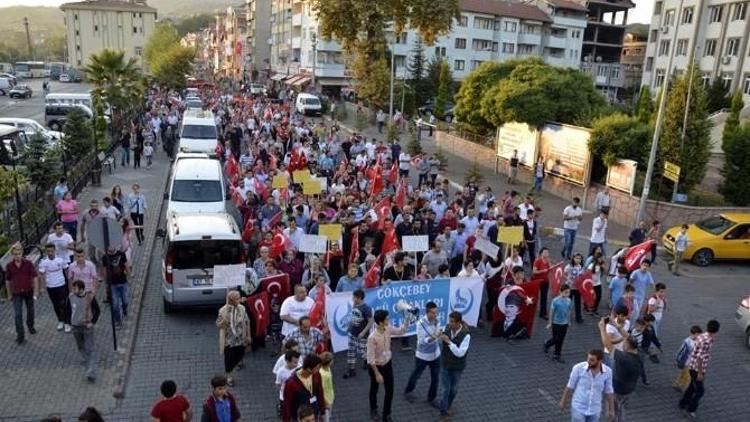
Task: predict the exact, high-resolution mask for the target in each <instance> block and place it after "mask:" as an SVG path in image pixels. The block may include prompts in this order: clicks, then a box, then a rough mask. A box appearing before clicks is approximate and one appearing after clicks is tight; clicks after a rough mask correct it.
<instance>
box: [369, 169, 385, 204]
mask: <svg viewBox="0 0 750 422" xmlns="http://www.w3.org/2000/svg"><path fill="white" fill-rule="evenodd" d="M378 168H379V166H376V168H375V169H373V170H372V178H371V179H370V196H371V197H373V198H375V197H377V196H378V194H380V192H381V191H382V190H383V174H382V172H381V171H379V170H378Z"/></svg>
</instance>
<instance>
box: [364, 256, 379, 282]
mask: <svg viewBox="0 0 750 422" xmlns="http://www.w3.org/2000/svg"><path fill="white" fill-rule="evenodd" d="M382 265H383V255H380V256H378V258H377V259H376V260H375V262H373V263H372V267H370V270H369V271H367V274H365V279H364V285H365V289H372V288H374V287H378V281H379V280H380V270H381V267H382Z"/></svg>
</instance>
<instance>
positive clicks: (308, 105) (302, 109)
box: [295, 93, 323, 115]
mask: <svg viewBox="0 0 750 422" xmlns="http://www.w3.org/2000/svg"><path fill="white" fill-rule="evenodd" d="M295 104H296V105H295V108H296V109H297V113H300V114H303V115H307V114H320V113H322V111H323V105H322V104H321V103H320V99H319V98H318V97H317V96H315V95H312V94H305V93H301V94H299V95H297V101H296V102H295Z"/></svg>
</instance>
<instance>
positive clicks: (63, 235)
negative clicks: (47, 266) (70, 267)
mask: <svg viewBox="0 0 750 422" xmlns="http://www.w3.org/2000/svg"><path fill="white" fill-rule="evenodd" d="M54 230H55V231H54V232H53V233H51V234H50V235H49V236H47V243H51V244H53V245H54V246H55V256H56V257H58V258H60V259H62V260H64V261H65V262H68V263H70V262H71V261H73V250H74V249H75V241H74V240H73V237H72V236H71V235H70V234H69V233H68V232H66V231H65V228H64V227H63V225H62V223H61V222H59V221H58V222H57V223H55V225H54Z"/></svg>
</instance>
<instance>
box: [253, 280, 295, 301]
mask: <svg viewBox="0 0 750 422" xmlns="http://www.w3.org/2000/svg"><path fill="white" fill-rule="evenodd" d="M259 290H260V291H264V292H268V297H269V299H270V298H272V297H275V298H277V299H278V300H279V301H282V300H284V299H286V298H287V297H289V296H290V293H289V274H276V275H272V276H269V277H264V278H261V279H260V288H259Z"/></svg>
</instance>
